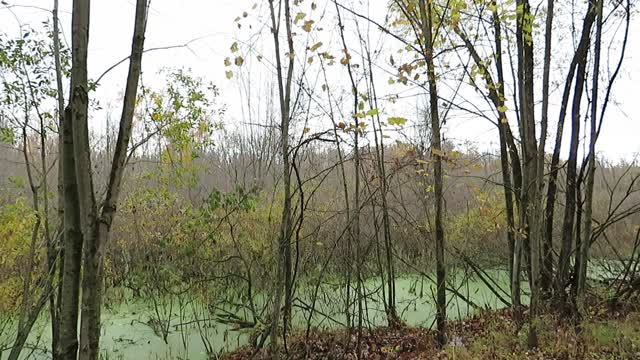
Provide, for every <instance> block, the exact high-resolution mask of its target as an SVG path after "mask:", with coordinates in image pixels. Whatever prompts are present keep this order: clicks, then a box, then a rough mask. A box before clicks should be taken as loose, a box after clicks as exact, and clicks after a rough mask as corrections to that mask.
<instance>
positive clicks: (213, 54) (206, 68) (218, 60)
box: [0, 0, 640, 159]
mask: <svg viewBox="0 0 640 360" xmlns="http://www.w3.org/2000/svg"><path fill="white" fill-rule="evenodd" d="M6 2H7V3H8V4H9V5H21V6H16V7H12V8H11V10H12V11H13V14H15V15H16V16H17V18H18V19H19V20H20V22H22V23H23V24H33V26H34V27H37V26H38V24H39V23H40V22H41V21H44V20H45V19H46V18H47V17H49V16H50V14H49V13H47V12H45V11H43V10H39V9H35V8H29V7H22V5H29V6H37V7H41V8H47V9H48V8H51V7H52V5H53V0H6ZM60 2H61V4H60V6H61V14H60V17H61V19H62V21H63V23H64V24H65V26H64V29H63V31H64V36H65V39H66V40H69V41H70V38H69V27H70V25H69V24H70V9H71V1H70V0H61V1H60ZM256 2H258V3H262V1H260V0H152V2H151V11H150V19H149V24H148V29H147V40H146V48H153V47H162V46H171V45H179V44H184V43H187V42H189V41H191V40H194V39H199V40H196V41H194V42H192V43H191V44H190V45H189V46H188V48H180V49H171V50H162V51H156V52H150V53H146V54H145V55H144V63H143V72H144V75H143V76H144V81H145V84H146V85H149V84H151V85H153V83H154V81H159V78H158V76H157V75H156V73H157V71H158V70H159V69H161V68H163V67H174V68H177V67H187V68H191V69H192V70H193V73H194V74H196V75H198V76H202V77H204V78H206V79H207V80H211V81H213V82H214V83H215V84H216V85H218V87H219V88H220V89H221V97H220V99H219V100H220V101H221V102H222V103H225V104H226V105H227V106H228V109H229V110H228V113H227V116H226V118H225V119H224V121H225V122H234V121H239V119H241V117H242V116H241V106H240V104H238V100H237V99H238V96H239V89H238V86H237V82H235V81H229V80H227V79H226V78H225V74H224V72H225V70H226V69H225V67H224V65H223V59H224V58H225V57H227V56H230V52H229V46H230V44H231V43H232V42H233V41H234V40H235V38H236V36H242V35H241V34H245V35H246V34H247V31H246V30H245V32H244V33H238V32H236V24H235V23H234V19H235V18H236V17H237V16H239V15H241V14H242V12H243V11H248V12H250V13H252V11H251V7H252V6H253V4H254V3H256ZM317 2H318V3H322V2H323V1H320V0H318V1H317ZM343 3H344V4H350V3H351V1H350V0H343ZM378 3H379V4H380V5H379V6H380V8H379V9H374V10H379V11H384V5H385V4H386V3H387V1H386V0H371V4H376V5H377V4H378ZM91 5H92V9H91V12H92V14H91V34H90V52H89V75H90V77H91V78H94V79H95V78H97V77H98V76H99V75H100V74H101V73H102V72H104V71H105V70H106V69H107V68H109V67H110V66H111V65H113V64H114V63H116V62H117V61H119V60H121V59H122V58H124V57H126V56H127V55H128V53H129V51H130V41H131V33H132V28H133V14H134V6H135V0H93V1H92V3H91ZM372 6H373V5H372ZM13 14H12V12H10V11H9V10H7V8H6V6H4V5H0V32H2V33H7V34H15V33H16V32H17V31H18V29H19V23H18V22H17V20H16V17H15V16H14V15H13ZM331 21H333V20H331ZM254 30H255V29H254ZM239 34H240V35H239ZM266 35H269V34H266ZM638 35H640V21H638V18H637V17H636V18H634V19H633V20H632V25H631V32H630V39H629V44H628V55H627V59H626V60H625V63H624V66H623V71H622V73H621V74H620V76H619V78H618V80H617V82H616V85H615V86H616V88H615V90H614V94H613V95H614V96H613V98H612V100H613V101H612V102H611V103H610V105H609V106H610V107H609V110H608V113H607V118H606V120H605V127H604V129H603V130H602V134H601V136H600V138H599V141H598V149H599V152H600V153H602V154H604V155H605V156H607V157H610V158H613V159H618V158H622V157H624V158H630V157H631V156H632V155H633V154H635V153H638V152H640V121H639V119H638V115H639V114H640V46H638V44H640V42H639V39H638ZM390 41H391V40H387V42H390ZM265 46H271V44H270V43H269V44H266V45H265ZM390 46H398V45H390ZM541 47H542V46H541V45H540V46H538V48H539V51H541ZM335 52H337V51H335ZM387 65H388V64H387ZM557 65H558V66H565V67H566V64H563V63H559V64H557ZM126 69H127V66H126V63H125V64H124V65H122V66H120V67H119V68H118V69H117V70H116V71H113V72H111V73H110V74H109V75H107V77H106V78H105V79H104V80H103V82H102V85H101V87H100V89H99V90H98V91H97V93H96V94H95V97H96V98H97V99H100V100H101V101H102V102H103V105H105V102H109V101H116V100H117V98H118V94H119V93H120V92H121V91H122V87H123V84H124V80H125V77H126ZM563 73H564V72H563ZM387 79H388V77H384V78H381V79H380V80H379V81H380V82H381V83H384V84H386V81H387ZM160 84H161V83H159V84H158V85H160ZM381 88H383V90H385V91H386V90H387V89H384V87H381ZM401 90H402V89H399V88H395V90H394V91H395V92H398V91H401ZM554 96H557V99H554V97H552V102H554V103H558V102H559V98H560V96H561V94H559V93H557V94H555V95H554ZM402 106H404V107H405V108H407V109H410V111H408V112H409V113H411V112H414V110H415V107H416V101H415V100H407V101H405V102H404V103H402ZM584 111H585V109H583V113H584ZM413 116H414V117H415V115H413ZM551 118H552V119H554V116H553V115H551ZM98 120H99V119H98ZM567 121H569V119H567ZM447 131H448V136H450V137H455V138H456V139H458V140H461V141H462V140H465V139H467V140H470V141H472V142H474V143H476V144H478V146H479V147H480V148H485V147H486V146H492V144H495V143H496V142H497V135H496V133H495V132H494V131H493V127H492V126H491V125H490V124H488V123H487V122H486V121H485V120H479V119H473V118H469V117H465V118H464V119H452V120H451V121H450V122H449V124H448V127H447ZM568 132H569V128H568V127H565V134H566V133H568ZM550 139H551V140H550V142H552V139H553V134H552V135H551V136H550Z"/></svg>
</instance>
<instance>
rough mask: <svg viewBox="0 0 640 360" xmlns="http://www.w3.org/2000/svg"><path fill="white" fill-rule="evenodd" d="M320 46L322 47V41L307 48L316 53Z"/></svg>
mask: <svg viewBox="0 0 640 360" xmlns="http://www.w3.org/2000/svg"><path fill="white" fill-rule="evenodd" d="M320 46H322V41H320V42H317V43H315V44H314V45H313V46H312V47H310V48H309V50H311V51H316V50H318V48H319V47H320Z"/></svg>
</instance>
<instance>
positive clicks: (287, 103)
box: [269, 0, 295, 359]
mask: <svg viewBox="0 0 640 360" xmlns="http://www.w3.org/2000/svg"><path fill="white" fill-rule="evenodd" d="M282 2H284V12H285V18H284V22H285V27H286V32H287V34H286V35H287V45H288V52H289V53H290V54H294V53H295V52H294V49H293V35H292V32H291V22H292V19H291V9H290V3H289V0H283V1H281V2H280V3H279V7H280V6H281V5H282ZM273 3H274V0H269V9H270V15H271V32H272V34H273V42H274V47H275V56H276V70H277V77H278V95H279V100H280V137H281V139H280V141H281V156H282V166H283V169H282V174H283V187H284V188H283V192H284V203H283V208H282V218H281V222H280V234H279V237H278V251H277V256H278V269H277V272H278V274H277V277H276V282H277V284H276V289H275V298H274V304H273V311H272V315H271V316H272V318H271V329H270V330H271V334H270V337H271V352H272V353H271V356H272V357H273V358H274V359H277V358H279V353H278V324H279V320H280V307H281V304H282V293H283V292H284V293H285V294H284V296H285V302H284V313H283V338H285V341H286V333H287V326H288V323H289V320H290V316H291V295H292V294H291V289H292V286H291V243H290V236H291V228H292V225H291V164H290V160H289V122H290V117H291V108H290V107H291V83H292V79H293V65H294V57H293V56H289V57H288V58H289V63H288V67H287V74H286V78H284V74H283V73H284V66H283V64H282V60H281V54H280V51H281V49H280V39H279V35H280V34H279V28H280V27H279V23H278V20H277V15H276V10H275V8H274V4H273Z"/></svg>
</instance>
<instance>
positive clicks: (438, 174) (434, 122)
mask: <svg viewBox="0 0 640 360" xmlns="http://www.w3.org/2000/svg"><path fill="white" fill-rule="evenodd" d="M418 5H419V8H420V17H421V20H422V21H421V23H422V35H423V38H424V47H425V48H424V50H425V62H426V64H427V73H428V82H429V110H430V114H429V115H430V118H431V158H432V161H433V179H434V186H433V191H434V196H435V221H434V225H435V235H436V239H435V240H436V287H437V290H436V324H437V330H438V336H437V338H438V344H439V345H440V346H444V345H445V344H446V342H447V330H446V321H447V299H446V293H445V291H446V289H445V281H446V276H445V264H444V227H443V205H444V204H443V181H442V178H443V176H442V140H441V137H440V136H441V134H440V115H439V109H438V88H437V80H436V75H435V65H434V62H433V51H434V46H433V34H432V29H433V22H432V19H433V17H432V16H433V14H432V3H431V0H419V2H418Z"/></svg>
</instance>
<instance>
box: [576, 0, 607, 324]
mask: <svg viewBox="0 0 640 360" xmlns="http://www.w3.org/2000/svg"><path fill="white" fill-rule="evenodd" d="M603 7H604V1H602V0H598V4H597V5H596V8H597V21H596V44H595V49H594V64H593V75H592V76H593V86H592V87H591V91H592V93H591V94H592V95H591V114H590V120H591V121H590V123H591V129H590V134H589V155H588V164H587V183H586V188H585V199H584V202H585V205H584V206H585V210H584V215H583V218H584V224H583V230H584V235H583V236H582V242H581V243H580V248H579V249H578V257H579V258H580V262H579V265H580V266H579V267H578V279H577V281H578V289H577V294H576V296H577V298H576V302H577V308H578V312H579V314H580V315H581V316H584V315H586V313H585V287H586V283H587V267H588V264H589V247H590V244H591V234H592V229H591V225H592V213H593V186H594V180H595V179H594V178H595V171H596V141H597V140H598V139H597V118H598V85H599V84H598V80H599V72H600V53H601V45H602V12H603Z"/></svg>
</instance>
